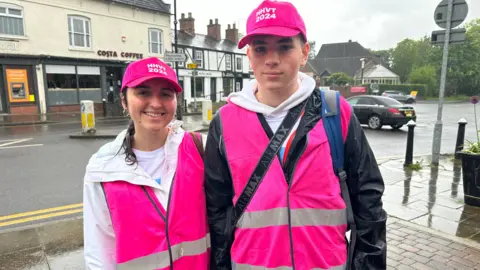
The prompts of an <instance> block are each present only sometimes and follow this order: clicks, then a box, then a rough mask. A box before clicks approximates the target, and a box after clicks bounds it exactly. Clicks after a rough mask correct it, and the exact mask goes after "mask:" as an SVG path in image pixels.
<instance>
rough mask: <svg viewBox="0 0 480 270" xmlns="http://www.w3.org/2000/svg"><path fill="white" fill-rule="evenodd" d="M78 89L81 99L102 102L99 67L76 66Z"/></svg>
mask: <svg viewBox="0 0 480 270" xmlns="http://www.w3.org/2000/svg"><path fill="white" fill-rule="evenodd" d="M77 74H78V91H79V95H78V96H79V98H80V101H81V100H92V101H93V102H95V103H100V102H102V89H101V87H100V67H88V66H77Z"/></svg>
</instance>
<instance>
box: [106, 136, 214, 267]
mask: <svg viewBox="0 0 480 270" xmlns="http://www.w3.org/2000/svg"><path fill="white" fill-rule="evenodd" d="M178 151H179V153H178V164H177V170H176V174H175V177H174V179H173V183H172V187H171V190H170V198H169V204H168V209H166V210H165V209H164V208H163V206H162V205H161V204H160V202H159V201H158V199H157V197H156V196H155V194H154V192H153V190H152V188H150V187H145V186H138V185H133V184H130V183H128V182H125V181H122V180H121V179H119V180H118V181H116V182H108V183H103V188H104V191H105V196H106V199H107V204H108V207H109V209H110V215H111V218H112V225H113V229H114V232H115V237H116V255H117V257H116V262H117V269H148V270H150V269H175V270H191V269H209V260H210V235H209V233H208V221H207V213H206V202H205V194H204V181H203V179H204V169H203V160H202V158H201V156H200V154H199V153H198V150H197V148H196V146H195V143H194V142H193V139H192V136H189V134H188V133H185V136H184V138H183V141H182V143H181V144H180V146H179V149H178Z"/></svg>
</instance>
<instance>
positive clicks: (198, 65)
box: [195, 49, 205, 69]
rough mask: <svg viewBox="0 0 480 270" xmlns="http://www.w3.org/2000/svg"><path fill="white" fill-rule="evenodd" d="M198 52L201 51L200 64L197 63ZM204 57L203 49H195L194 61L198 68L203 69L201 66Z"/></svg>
mask: <svg viewBox="0 0 480 270" xmlns="http://www.w3.org/2000/svg"><path fill="white" fill-rule="evenodd" d="M198 53H201V59H200V64H199V62H198V61H199V58H198ZM204 58H205V54H204V52H203V50H197V49H196V50H195V63H196V64H197V68H200V69H203V66H204V61H203V60H204Z"/></svg>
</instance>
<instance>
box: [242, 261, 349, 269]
mask: <svg viewBox="0 0 480 270" xmlns="http://www.w3.org/2000/svg"><path fill="white" fill-rule="evenodd" d="M232 269H233V270H291V269H293V268H292V267H290V266H280V267H274V268H266V267H263V266H253V265H248V264H239V263H235V262H232ZM327 269H330V270H344V269H346V265H345V264H343V265H339V266H334V267H331V268H312V270H327Z"/></svg>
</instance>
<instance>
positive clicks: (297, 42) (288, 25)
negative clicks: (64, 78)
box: [205, 1, 386, 270]
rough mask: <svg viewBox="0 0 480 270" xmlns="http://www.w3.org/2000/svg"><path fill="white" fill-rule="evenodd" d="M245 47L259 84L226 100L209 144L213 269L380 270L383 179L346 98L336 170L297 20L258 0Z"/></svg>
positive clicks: (279, 5) (291, 11)
mask: <svg viewBox="0 0 480 270" xmlns="http://www.w3.org/2000/svg"><path fill="white" fill-rule="evenodd" d="M247 44H248V45H249V48H248V50H247V55H248V57H249V59H250V64H251V66H252V69H253V71H254V73H255V78H256V80H254V81H251V82H250V83H249V84H248V85H246V86H245V87H244V89H243V90H242V91H241V92H239V93H234V94H232V95H230V96H229V102H228V104H227V105H225V106H224V107H222V109H221V110H220V111H219V113H217V115H216V116H215V117H214V119H213V121H212V123H211V125H210V130H209V134H208V138H207V145H206V152H205V155H206V156H205V173H206V178H205V181H206V182H205V188H206V196H207V208H208V211H207V213H208V219H209V225H210V234H211V240H212V242H211V248H212V261H211V269H236V270H242V269H298V270H303V269H386V213H385V211H384V210H383V205H382V200H381V197H382V194H383V191H384V183H383V179H382V176H381V174H380V171H379V168H378V166H377V163H376V161H375V157H374V155H373V153H372V150H371V149H370V146H369V144H368V142H367V139H366V138H365V135H364V133H363V130H362V128H361V127H360V124H359V122H358V121H357V119H356V118H355V115H354V114H353V113H352V110H351V107H350V106H349V104H348V103H347V102H346V101H345V100H344V99H343V98H340V99H338V100H337V102H338V103H339V115H340V118H339V122H340V123H341V132H339V133H338V134H337V135H338V137H340V138H341V139H339V142H340V145H342V147H343V149H344V157H345V160H344V163H343V165H344V166H343V170H341V168H340V169H339V170H335V169H334V166H333V163H332V161H333V160H334V159H332V155H331V151H333V150H334V149H332V148H331V147H330V144H329V142H330V141H329V137H328V136H327V133H326V129H325V128H326V126H325V125H326V121H325V119H323V118H322V115H324V112H323V111H322V110H324V109H325V108H326V107H325V104H324V103H326V102H325V99H324V95H322V93H321V91H319V90H318V89H317V90H315V88H316V87H315V81H314V80H313V79H312V78H310V77H308V76H306V75H305V74H303V73H300V72H299V69H300V67H301V66H302V65H305V64H306V62H307V57H308V53H309V49H310V48H309V45H308V43H307V36H306V29H305V24H304V22H303V19H302V17H301V16H300V15H299V14H298V12H297V10H296V8H295V7H294V6H293V5H292V4H290V3H287V2H279V1H264V2H262V3H261V4H260V6H258V7H257V8H256V9H255V10H254V11H253V12H252V14H251V15H250V17H249V18H248V21H247V36H245V37H244V38H243V39H242V40H241V41H240V43H239V47H240V48H242V47H244V46H245V45H247ZM330 100H331V99H330ZM338 103H337V104H338ZM332 153H333V152H332ZM335 160H337V159H335ZM345 173H346V176H347V177H346V178H345ZM347 186H348V187H347ZM347 231H350V232H351V235H350V241H348V240H347V239H346V237H345V235H346V233H347Z"/></svg>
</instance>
